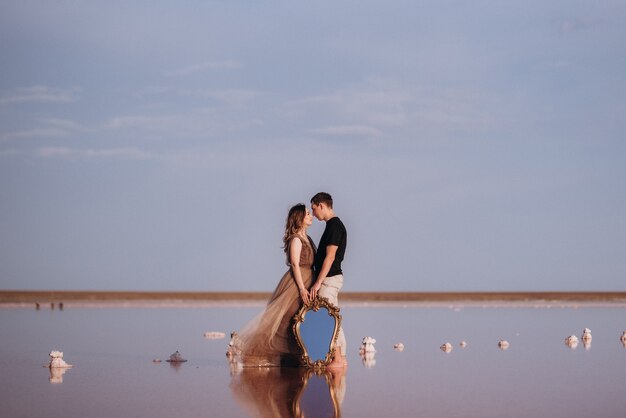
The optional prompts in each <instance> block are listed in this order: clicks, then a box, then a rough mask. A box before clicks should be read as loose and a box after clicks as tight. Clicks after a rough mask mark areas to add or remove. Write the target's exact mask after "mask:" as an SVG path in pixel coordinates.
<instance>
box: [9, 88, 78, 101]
mask: <svg viewBox="0 0 626 418" xmlns="http://www.w3.org/2000/svg"><path fill="white" fill-rule="evenodd" d="M75 93H76V92H75V90H74V89H69V90H68V89H57V88H53V87H48V86H31V87H22V88H17V89H15V90H14V91H13V92H11V93H9V94H6V95H3V96H2V97H0V105H10V104H17V103H71V102H74V101H76V95H75Z"/></svg>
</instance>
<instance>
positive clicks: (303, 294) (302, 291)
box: [300, 287, 311, 304]
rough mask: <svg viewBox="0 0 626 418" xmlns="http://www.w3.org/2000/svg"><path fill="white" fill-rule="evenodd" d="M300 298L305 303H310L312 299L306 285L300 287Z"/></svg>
mask: <svg viewBox="0 0 626 418" xmlns="http://www.w3.org/2000/svg"><path fill="white" fill-rule="evenodd" d="M300 299H302V302H304V303H305V304H307V303H309V301H310V300H311V298H310V296H309V292H308V291H307V290H306V289H305V288H304V287H302V288H300Z"/></svg>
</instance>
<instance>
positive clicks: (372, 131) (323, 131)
mask: <svg viewBox="0 0 626 418" xmlns="http://www.w3.org/2000/svg"><path fill="white" fill-rule="evenodd" d="M310 132H311V133H313V134H320V135H353V136H378V135H382V132H381V131H380V130H379V129H376V128H373V127H371V126H365V125H345V126H328V127H326V128H319V129H312V130H311V131H310Z"/></svg>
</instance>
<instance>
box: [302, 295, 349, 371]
mask: <svg viewBox="0 0 626 418" xmlns="http://www.w3.org/2000/svg"><path fill="white" fill-rule="evenodd" d="M340 325H341V315H339V308H338V307H336V306H335V305H333V304H331V303H330V302H329V301H328V299H326V298H323V297H320V296H318V297H317V298H315V299H313V300H312V301H311V302H309V303H307V304H305V305H303V306H302V308H300V310H299V311H298V312H297V313H296V316H295V317H294V324H293V332H294V334H295V336H296V341H297V342H298V345H299V346H300V348H301V349H302V362H303V363H304V364H305V365H306V366H308V367H312V368H314V369H323V368H325V367H326V366H327V365H328V364H329V363H330V362H331V361H332V360H333V357H334V352H335V343H336V341H337V333H338V331H339V326H340Z"/></svg>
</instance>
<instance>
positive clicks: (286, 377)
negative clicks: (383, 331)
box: [230, 367, 346, 418]
mask: <svg viewBox="0 0 626 418" xmlns="http://www.w3.org/2000/svg"><path fill="white" fill-rule="evenodd" d="M345 371H346V369H345V368H343V367H340V368H332V369H328V370H323V371H322V370H317V371H313V370H312V369H306V368H304V367H246V368H243V369H241V370H239V371H238V372H237V373H236V374H234V375H233V379H232V381H231V384H230V388H231V390H232V393H233V396H234V398H235V400H236V401H237V403H238V404H239V405H240V406H241V407H242V408H243V409H245V410H246V411H247V412H248V413H249V414H250V415H251V416H258V417H263V418H287V417H289V418H303V417H307V418H314V417H341V405H342V403H343V399H344V397H345V391H346V377H345Z"/></svg>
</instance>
